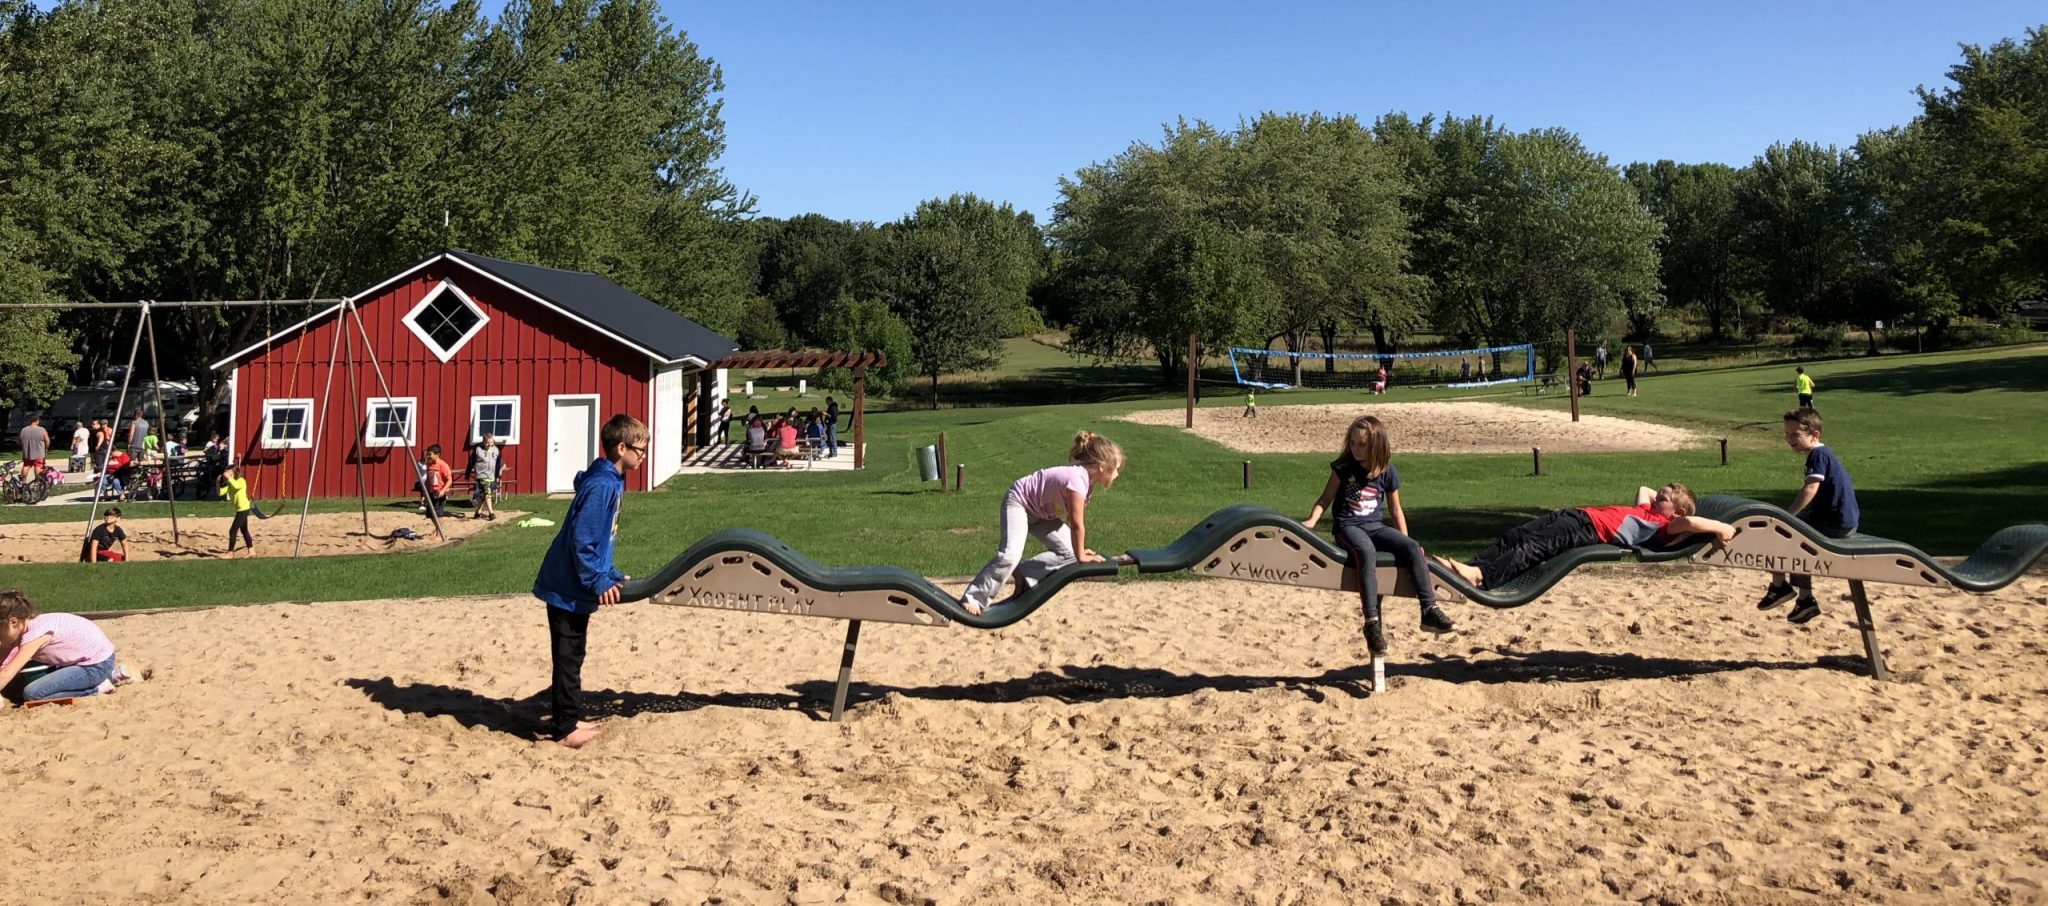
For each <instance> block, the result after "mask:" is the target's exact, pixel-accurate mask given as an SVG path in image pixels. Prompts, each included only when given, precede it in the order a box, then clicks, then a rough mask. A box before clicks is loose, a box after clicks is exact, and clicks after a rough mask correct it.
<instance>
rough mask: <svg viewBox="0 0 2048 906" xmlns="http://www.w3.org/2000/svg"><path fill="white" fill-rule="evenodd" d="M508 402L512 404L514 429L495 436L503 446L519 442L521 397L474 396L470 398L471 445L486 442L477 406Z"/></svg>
mask: <svg viewBox="0 0 2048 906" xmlns="http://www.w3.org/2000/svg"><path fill="white" fill-rule="evenodd" d="M506 403H509V404H511V406H512V430H511V431H509V432H506V433H504V434H497V435H493V438H494V439H495V440H497V442H498V445H499V446H501V447H503V446H510V445H514V444H517V443H519V410H520V409H521V408H522V407H521V406H520V404H519V397H516V396H472V397H470V398H469V442H470V444H471V445H476V444H480V443H483V442H484V433H483V431H482V430H481V429H482V420H481V419H479V418H478V417H477V408H478V407H480V406H486V405H490V406H495V405H502V404H506Z"/></svg>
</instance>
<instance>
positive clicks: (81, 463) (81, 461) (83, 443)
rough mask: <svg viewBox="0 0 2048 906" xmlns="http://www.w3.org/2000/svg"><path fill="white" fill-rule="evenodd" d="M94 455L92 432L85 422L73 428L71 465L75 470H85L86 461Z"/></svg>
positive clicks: (71, 468)
mask: <svg viewBox="0 0 2048 906" xmlns="http://www.w3.org/2000/svg"><path fill="white" fill-rule="evenodd" d="M91 456H92V432H91V431H87V430H86V428H85V422H82V421H81V422H79V423H78V427H75V428H72V429H71V465H70V466H69V467H68V468H69V469H70V470H71V471H73V472H83V471H85V462H86V460H87V459H88V458H90V457H91Z"/></svg>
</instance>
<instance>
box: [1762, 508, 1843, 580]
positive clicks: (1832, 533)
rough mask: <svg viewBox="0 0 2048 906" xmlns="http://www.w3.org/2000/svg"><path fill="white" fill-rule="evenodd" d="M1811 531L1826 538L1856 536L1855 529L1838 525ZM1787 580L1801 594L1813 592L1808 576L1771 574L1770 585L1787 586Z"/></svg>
mask: <svg viewBox="0 0 2048 906" xmlns="http://www.w3.org/2000/svg"><path fill="white" fill-rule="evenodd" d="M1807 524H1808V525H1812V523H1807ZM1813 530H1814V531H1816V532H1819V533H1821V534H1823V535H1826V536H1828V537H1830V538H1847V537H1849V536H1850V535H1854V534H1856V530H1855V529H1853V528H1843V527H1842V526H1839V525H1814V526H1813ZM1788 579H1789V580H1790V583H1789V584H1790V585H1791V586H1792V587H1793V588H1796V589H1799V590H1800V591H1802V592H1805V593H1808V594H1811V593H1812V592H1813V577H1812V576H1808V575H1790V576H1788V575H1786V574H1784V573H1772V574H1771V584H1772V585H1785V584H1788V583H1787V580H1788Z"/></svg>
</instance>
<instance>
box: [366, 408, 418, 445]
mask: <svg viewBox="0 0 2048 906" xmlns="http://www.w3.org/2000/svg"><path fill="white" fill-rule="evenodd" d="M380 406H381V407H384V408H387V409H395V408H403V409H405V436H404V437H378V436H377V435H376V434H375V433H373V432H375V431H376V430H377V409H378V407H380ZM363 414H364V416H365V417H364V418H363V446H365V447H410V446H412V444H413V440H414V439H415V438H417V437H419V433H420V400H419V397H416V396H373V397H370V398H369V399H368V400H367V401H365V405H364V406H363Z"/></svg>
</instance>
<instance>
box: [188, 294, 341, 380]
mask: <svg viewBox="0 0 2048 906" xmlns="http://www.w3.org/2000/svg"><path fill="white" fill-rule="evenodd" d="M347 303H348V297H346V296H344V297H342V301H341V302H340V303H338V304H335V305H331V306H328V307H327V308H323V309H321V310H320V311H318V312H316V313H314V315H313V316H312V317H310V318H307V319H306V320H304V321H300V322H299V323H297V324H293V325H292V326H290V327H287V328H285V329H283V330H278V331H272V332H271V334H270V336H267V337H264V338H263V339H262V340H261V341H259V342H255V343H251V344H249V346H248V347H247V348H245V349H243V350H241V351H239V352H236V353H235V354H233V355H230V356H228V357H227V358H224V359H221V360H220V361H218V362H215V363H213V364H211V365H208V366H206V370H208V371H219V370H220V368H221V366H222V365H228V364H233V363H234V361H235V360H236V359H239V358H241V357H243V356H245V355H248V354H249V353H252V352H255V351H256V350H258V349H261V348H263V347H265V346H269V345H271V344H273V343H276V342H277V341H278V340H280V339H283V338H285V337H286V336H287V335H289V334H290V333H291V332H292V331H294V330H298V329H299V328H301V327H304V326H306V325H308V324H311V323H313V322H314V321H318V320H320V319H321V318H324V317H327V316H328V315H331V314H333V313H335V312H337V311H340V310H341V306H342V305H345V304H347Z"/></svg>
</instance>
